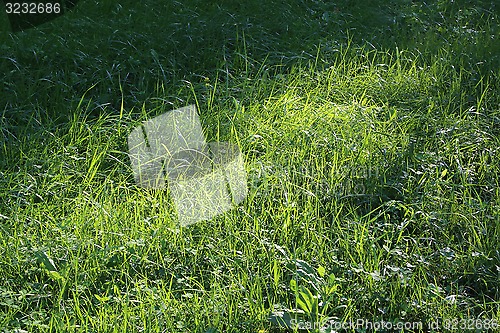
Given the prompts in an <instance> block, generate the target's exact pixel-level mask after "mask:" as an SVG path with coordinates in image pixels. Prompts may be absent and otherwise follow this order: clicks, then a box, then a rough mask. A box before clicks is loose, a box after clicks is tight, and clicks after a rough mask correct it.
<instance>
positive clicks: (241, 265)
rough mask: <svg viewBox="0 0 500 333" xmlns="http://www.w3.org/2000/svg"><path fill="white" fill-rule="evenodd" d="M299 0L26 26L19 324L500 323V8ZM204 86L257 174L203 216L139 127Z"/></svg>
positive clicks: (6, 213)
mask: <svg viewBox="0 0 500 333" xmlns="http://www.w3.org/2000/svg"><path fill="white" fill-rule="evenodd" d="M283 6H284V5H283V4H278V3H277V2H270V3H269V4H268V7H263V6H260V5H259V4H258V3H257V2H252V1H250V2H248V1H247V2H246V3H245V4H241V5H235V4H225V3H221V4H206V3H204V2H201V1H193V2H191V3H190V4H181V3H178V2H173V3H164V2H160V1H147V2H144V3H141V4H139V3H136V2H131V1H129V2H127V1H125V2H122V3H120V4H118V3H113V2H106V3H104V4H102V6H100V7H99V6H97V5H96V3H93V2H90V1H89V2H85V1H84V2H83V3H82V4H81V5H80V7H78V8H76V10H75V11H74V12H72V13H69V14H67V15H65V16H64V17H62V18H60V19H57V20H55V21H53V22H51V23H49V24H47V25H45V26H41V27H40V28H39V29H36V30H30V31H25V32H22V33H19V34H16V35H10V36H9V37H8V38H7V41H6V43H5V44H4V45H2V46H1V48H0V50H1V51H2V55H1V57H0V70H1V71H2V73H5V75H4V77H3V87H4V90H3V91H4V92H3V93H2V94H1V95H0V101H1V103H2V108H1V109H0V114H1V120H0V129H1V135H0V197H1V202H0V244H1V245H0V281H1V283H0V313H1V314H2V315H1V316H0V330H2V331H4V332H10V331H18V332H21V331H57V332H58V331H61V332H62V331H89V332H94V331H95V332H115V331H132V332H135V331H147V332H193V331H196V332H257V331H258V332H271V331H272V332H278V331H294V330H297V327H293V325H291V323H292V322H291V319H295V320H299V321H301V322H302V323H306V322H313V321H320V322H323V323H327V322H328V321H329V320H332V321H345V322H348V321H356V320H357V319H360V318H363V319H366V320H371V321H380V320H385V321H394V322H396V321H407V322H417V321H421V322H423V323H425V325H427V324H428V323H431V322H433V321H435V320H440V325H441V330H442V329H443V326H442V325H444V323H449V322H452V321H451V320H461V319H462V320H463V319H468V318H469V319H470V318H473V319H478V320H480V322H481V323H484V321H485V320H493V321H496V322H498V321H500V311H499V303H498V299H499V298H500V290H499V284H498V281H499V271H498V267H500V253H499V250H498V249H499V239H500V223H499V220H500V219H499V213H498V212H499V211H500V199H499V198H500V196H499V177H498V175H499V174H500V168H499V165H498V161H499V160H500V156H499V155H500V151H499V149H498V147H499V146H500V139H499V132H498V128H499V126H498V125H499V122H500V114H499V109H498V105H499V98H498V74H499V73H498V68H500V67H499V66H498V53H495V48H496V47H497V46H496V43H495V40H494V38H491V36H492V35H493V34H495V33H496V34H498V26H497V23H496V22H497V20H498V13H497V9H496V8H495V6H494V5H493V4H491V5H490V4H487V3H486V2H485V3H480V4H478V5H477V6H468V5H467V3H465V2H464V3H462V2H460V1H459V2H457V1H456V2H453V3H446V4H445V3H444V2H441V1H438V2H437V3H436V4H434V5H429V6H428V7H426V5H419V4H413V3H411V4H410V3H408V2H405V1H396V2H394V3H393V4H390V5H387V6H380V5H378V4H375V3H371V2H367V3H359V4H356V5H352V4H351V3H350V2H348V1H345V2H339V3H338V4H336V5H333V4H331V3H325V2H322V1H292V2H289V4H287V5H286V6H284V7H283ZM278 9H279V10H278ZM367 9H371V10H373V12H374V13H377V16H373V18H372V19H369V18H368V17H366V16H363V15H364V14H363V13H364V12H365V11H366V10H367ZM436 10H437V11H436ZM275 12H278V13H281V14H277V15H274V14H273V13H275ZM439 13H441V14H442V15H441V14H439ZM145 22H150V24H145ZM464 27H466V28H464ZM387 29H389V30H390V31H389V32H388V31H387ZM464 29H465V30H464ZM467 29H473V30H474V32H470V31H469V30H467ZM449 34H452V35H449ZM448 35H449V36H448ZM450 36H452V37H453V39H454V42H451V43H448V42H446V43H445V42H443V38H445V37H450ZM447 40H448V39H447ZM448 41H449V40H448ZM191 103H195V104H197V106H198V109H199V110H200V117H201V119H202V123H203V128H204V130H205V131H206V136H207V141H214V140H216V141H229V142H233V143H237V144H238V145H240V147H241V150H242V152H243V153H244V155H245V165H246V169H247V172H248V186H249V195H248V198H247V199H246V201H245V202H244V203H243V204H242V205H240V206H239V207H236V208H234V209H233V210H231V211H230V212H227V213H225V214H223V215H220V216H218V217H216V218H215V219H213V220H211V221H204V222H200V223H198V224H195V225H192V226H190V227H187V228H181V229H179V228H177V226H176V224H175V216H176V212H175V207H174V205H173V203H172V200H171V198H170V196H169V193H168V191H159V190H146V189H141V188H138V187H137V186H136V185H135V184H134V180H133V176H132V171H131V168H130V166H129V160H128V156H127V153H126V151H127V147H126V139H127V135H128V134H129V132H130V130H131V129H132V128H134V127H135V126H137V125H138V124H139V123H140V122H141V121H143V120H146V119H150V118H152V117H154V116H155V115H159V114H162V113H164V112H167V111H169V110H171V109H173V108H175V107H180V106H184V105H187V104H191ZM474 325H475V324H474ZM424 327H426V326H424ZM359 329H361V328H359ZM409 331H411V330H409ZM436 331H437V330H436Z"/></svg>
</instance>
